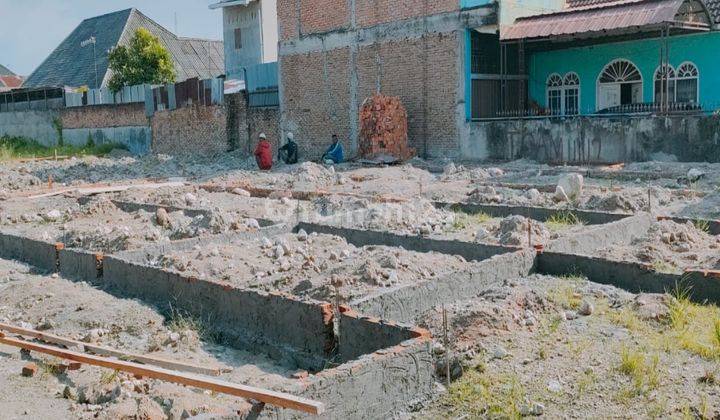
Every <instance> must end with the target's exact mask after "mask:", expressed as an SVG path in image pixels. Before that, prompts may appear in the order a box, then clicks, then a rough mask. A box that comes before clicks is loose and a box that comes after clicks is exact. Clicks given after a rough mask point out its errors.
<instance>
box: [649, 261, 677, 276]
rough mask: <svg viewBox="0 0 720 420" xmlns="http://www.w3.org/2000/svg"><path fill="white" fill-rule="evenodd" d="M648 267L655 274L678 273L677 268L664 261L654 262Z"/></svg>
mask: <svg viewBox="0 0 720 420" xmlns="http://www.w3.org/2000/svg"><path fill="white" fill-rule="evenodd" d="M650 266H651V267H652V270H653V271H655V272H657V273H667V274H677V273H678V272H679V270H678V268H677V267H675V266H674V265H672V264H670V263H667V262H665V261H660V260H655V261H653V262H652V264H650Z"/></svg>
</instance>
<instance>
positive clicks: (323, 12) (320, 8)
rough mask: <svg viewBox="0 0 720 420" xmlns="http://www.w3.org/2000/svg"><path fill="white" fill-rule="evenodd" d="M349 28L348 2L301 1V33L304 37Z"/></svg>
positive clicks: (336, 0)
mask: <svg viewBox="0 0 720 420" xmlns="http://www.w3.org/2000/svg"><path fill="white" fill-rule="evenodd" d="M349 26H350V11H349V10H348V2H347V0H300V32H301V33H302V34H303V35H305V34H314V33H318V32H328V31H331V30H334V29H342V28H347V27H349Z"/></svg>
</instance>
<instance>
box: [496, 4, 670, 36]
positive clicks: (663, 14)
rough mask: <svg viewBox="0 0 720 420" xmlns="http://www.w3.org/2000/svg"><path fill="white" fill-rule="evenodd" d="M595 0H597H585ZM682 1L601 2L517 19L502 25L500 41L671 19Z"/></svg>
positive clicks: (576, 32) (614, 28)
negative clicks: (509, 24)
mask: <svg viewBox="0 0 720 420" xmlns="http://www.w3.org/2000/svg"><path fill="white" fill-rule="evenodd" d="M589 1H597V0H589ZM682 3H683V0H659V1H640V2H633V3H627V2H613V3H603V4H602V5H601V6H596V5H586V7H578V8H574V9H566V10H563V11H560V12H555V13H548V14H544V15H535V16H531V17H527V18H521V19H518V20H516V21H515V24H513V25H511V26H509V27H507V28H505V29H504V30H503V31H501V32H502V33H501V34H500V38H501V39H502V40H513V39H532V38H547V37H551V36H562V35H571V34H578V33H592V32H600V33H602V32H606V31H613V30H618V29H624V28H632V27H642V26H648V25H654V24H659V23H664V22H672V21H674V20H675V15H676V13H677V11H678V9H679V8H680V5H681V4H682Z"/></svg>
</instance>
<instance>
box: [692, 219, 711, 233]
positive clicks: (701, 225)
mask: <svg viewBox="0 0 720 420" xmlns="http://www.w3.org/2000/svg"><path fill="white" fill-rule="evenodd" d="M693 225H694V226H695V229H697V230H701V231H703V232H705V233H710V221H709V220H693Z"/></svg>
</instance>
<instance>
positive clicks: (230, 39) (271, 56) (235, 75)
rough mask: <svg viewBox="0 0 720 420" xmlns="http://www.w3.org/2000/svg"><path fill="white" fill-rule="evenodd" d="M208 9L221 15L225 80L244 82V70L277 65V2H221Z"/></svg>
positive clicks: (269, 0)
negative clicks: (242, 80) (219, 12)
mask: <svg viewBox="0 0 720 420" xmlns="http://www.w3.org/2000/svg"><path fill="white" fill-rule="evenodd" d="M210 8H211V9H222V11H223V39H224V44H225V47H224V49H225V74H226V75H227V77H228V79H244V77H243V76H244V74H243V72H244V69H245V68H248V67H251V66H254V65H257V64H263V63H272V62H276V61H277V56H278V21H277V0H223V1H220V2H218V3H214V4H211V5H210Z"/></svg>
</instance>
